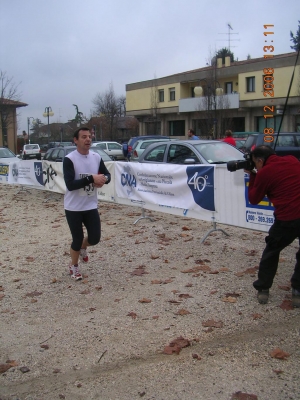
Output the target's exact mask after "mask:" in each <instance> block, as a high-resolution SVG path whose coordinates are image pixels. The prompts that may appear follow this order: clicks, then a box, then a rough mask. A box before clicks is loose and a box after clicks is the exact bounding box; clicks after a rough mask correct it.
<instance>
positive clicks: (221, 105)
mask: <svg viewBox="0 0 300 400" xmlns="http://www.w3.org/2000/svg"><path fill="white" fill-rule="evenodd" d="M214 99H215V100H216V104H215V102H214ZM209 103H210V104H209ZM239 103H240V95H239V93H231V94H223V95H221V96H215V97H213V96H211V97H206V96H202V97H190V98H188V99H180V100H179V112H196V111H206V110H208V109H210V110H215V109H216V110H222V109H225V110H228V109H233V108H239Z"/></svg>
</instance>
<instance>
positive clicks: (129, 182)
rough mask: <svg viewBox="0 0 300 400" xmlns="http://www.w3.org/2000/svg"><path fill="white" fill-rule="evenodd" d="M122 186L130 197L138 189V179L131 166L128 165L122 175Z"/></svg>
mask: <svg viewBox="0 0 300 400" xmlns="http://www.w3.org/2000/svg"><path fill="white" fill-rule="evenodd" d="M121 185H122V186H123V187H124V188H125V189H126V192H127V195H128V196H130V195H131V193H132V192H133V190H134V189H135V188H136V178H135V176H134V173H133V170H132V168H131V167H130V165H126V166H125V167H124V170H123V172H122V173H121Z"/></svg>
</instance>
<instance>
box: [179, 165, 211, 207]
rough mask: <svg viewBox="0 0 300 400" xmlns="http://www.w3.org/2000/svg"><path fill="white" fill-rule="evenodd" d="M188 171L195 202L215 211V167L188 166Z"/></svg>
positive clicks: (189, 184)
mask: <svg viewBox="0 0 300 400" xmlns="http://www.w3.org/2000/svg"><path fill="white" fill-rule="evenodd" d="M186 173H187V176H188V181H187V183H188V186H189V188H190V190H191V192H192V195H193V198H194V201H195V203H196V204H198V206H200V207H202V208H204V209H205V210H210V211H215V198H214V167H210V166H208V167H205V166H201V167H199V166H198V167H194V166H193V167H187V169H186Z"/></svg>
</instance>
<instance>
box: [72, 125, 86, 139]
mask: <svg viewBox="0 0 300 400" xmlns="http://www.w3.org/2000/svg"><path fill="white" fill-rule="evenodd" d="M80 131H90V128H88V127H87V126H81V127H80V128H78V129H76V131H75V132H74V134H73V137H74V138H76V139H78V137H79V132H80Z"/></svg>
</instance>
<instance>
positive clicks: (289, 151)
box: [241, 132, 300, 160]
mask: <svg viewBox="0 0 300 400" xmlns="http://www.w3.org/2000/svg"><path fill="white" fill-rule="evenodd" d="M270 137H273V138H274V140H273V141H272V142H269V141H265V139H267V140H270V139H269V138H270ZM276 137H277V134H276V132H274V134H273V135H265V134H264V133H253V134H252V135H249V136H248V138H247V140H246V142H245V144H244V146H243V147H242V148H241V150H242V151H244V152H250V151H251V150H253V149H254V148H255V147H256V146H260V145H262V144H264V145H267V146H271V147H272V148H274V146H275V143H276V147H275V152H276V154H277V155H278V156H286V155H292V156H295V157H297V158H298V159H299V160H300V132H280V133H279V135H278V140H277V142H276Z"/></svg>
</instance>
